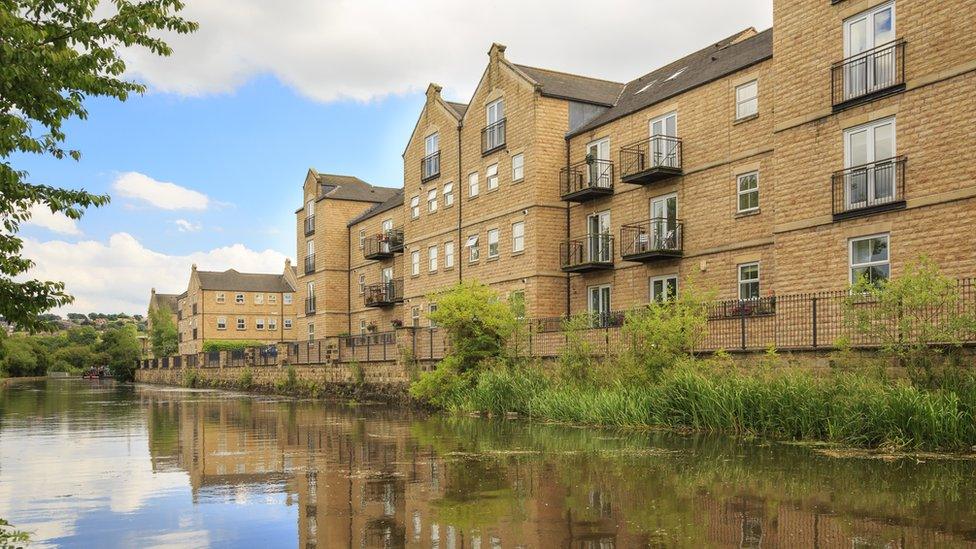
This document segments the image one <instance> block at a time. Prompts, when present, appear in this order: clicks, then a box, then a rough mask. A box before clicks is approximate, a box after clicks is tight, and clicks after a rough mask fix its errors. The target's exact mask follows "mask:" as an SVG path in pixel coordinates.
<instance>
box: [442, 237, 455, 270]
mask: <svg viewBox="0 0 976 549" xmlns="http://www.w3.org/2000/svg"><path fill="white" fill-rule="evenodd" d="M451 267H454V241H453V240H448V241H447V242H445V243H444V268H445V269H450V268H451Z"/></svg>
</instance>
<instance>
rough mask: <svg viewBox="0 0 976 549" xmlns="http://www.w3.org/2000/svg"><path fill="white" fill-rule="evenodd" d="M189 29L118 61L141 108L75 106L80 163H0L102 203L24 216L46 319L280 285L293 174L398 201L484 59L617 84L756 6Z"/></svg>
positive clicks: (463, 10)
mask: <svg viewBox="0 0 976 549" xmlns="http://www.w3.org/2000/svg"><path fill="white" fill-rule="evenodd" d="M515 15H517V16H515ZM185 16H186V17H188V18H190V19H192V20H195V21H197V22H199V23H200V30H199V31H198V32H196V33H194V34H193V35H190V36H165V38H166V40H167V41H168V42H169V43H170V44H171V45H172V47H173V50H174V53H173V55H172V56H170V57H166V58H160V57H156V56H153V55H149V54H147V53H146V52H145V51H143V50H139V49H133V50H124V51H123V52H122V55H123V58H124V59H125V61H126V63H127V75H128V77H129V78H132V79H134V80H138V81H141V82H144V83H146V84H147V85H148V86H149V90H150V91H149V92H148V93H147V94H146V95H144V96H134V97H132V98H130V100H129V101H127V102H125V103H120V102H118V101H114V100H105V99H91V100H89V101H88V102H87V107H88V110H89V117H88V119H87V120H84V121H78V120H75V121H71V122H70V123H69V124H68V125H67V127H66V131H67V134H68V138H69V139H68V143H67V145H68V146H69V147H72V148H77V149H80V150H81V151H82V154H83V157H82V160H81V161H80V162H74V161H71V160H60V161H58V160H54V159H51V158H44V157H19V158H15V159H14V166H15V167H17V168H19V169H24V170H27V171H28V172H30V174H31V177H30V179H31V181H33V182H36V183H46V184H50V185H55V186H59V187H69V188H85V189H88V190H90V191H93V192H96V193H109V194H111V195H112V197H113V200H112V203H111V204H110V205H109V206H107V207H104V208H100V209H96V210H90V211H89V212H88V213H87V214H86V215H85V217H84V218H83V219H82V220H81V221H79V222H77V223H74V222H72V221H70V220H67V219H65V218H63V217H56V216H52V215H50V213H49V212H44V211H36V212H35V215H34V218H33V220H32V222H31V223H30V224H27V225H25V226H24V227H23V230H22V233H21V234H22V236H23V237H24V239H25V246H24V250H25V254H26V255H27V256H28V257H30V258H32V259H34V260H35V262H36V264H37V266H36V268H35V269H34V270H33V271H32V272H31V273H30V274H31V276H32V277H35V278H39V279H42V280H61V281H64V282H65V283H66V286H67V289H68V291H69V292H70V293H72V294H73V295H74V296H75V297H76V301H75V303H73V304H71V305H69V306H67V307H64V308H62V309H61V310H59V311H57V312H61V313H64V312H69V311H79V312H91V311H100V312H119V311H125V312H129V313H138V312H145V308H146V304H147V301H148V297H149V290H150V288H153V287H155V288H157V289H158V290H159V291H161V292H173V293H179V292H182V291H183V290H184V289H185V288H186V282H187V279H188V276H189V268H190V265H191V264H192V263H196V264H198V265H199V267H200V268H201V269H211V270H224V269H227V268H236V269H238V270H241V271H252V272H280V271H281V269H282V268H283V264H284V260H285V258H286V257H294V255H295V235H294V227H295V225H294V223H295V218H294V211H295V210H296V209H297V208H298V207H299V206H300V204H301V184H302V181H303V180H304V177H305V174H306V171H307V170H308V168H310V167H314V168H316V169H318V170H320V171H325V172H334V173H344V174H351V175H356V176H358V177H360V178H362V179H364V180H366V181H369V182H371V183H374V184H378V185H387V186H401V185H402V169H403V167H402V159H401V153H402V151H403V148H404V146H405V145H406V141H407V139H408V137H409V134H410V132H411V131H412V129H413V126H414V124H415V122H416V119H417V116H418V114H419V112H420V109H421V107H422V105H423V101H424V96H423V94H424V91H425V89H426V88H427V85H428V83H430V82H437V83H439V84H441V85H442V86H443V87H444V91H443V94H444V96H445V97H446V98H447V99H450V100H457V101H462V102H467V99H468V98H469V97H470V95H471V93H472V92H473V90H474V87H475V86H476V84H477V82H478V79H479V78H480V76H481V73H482V71H483V70H484V67H485V64H486V62H487V51H488V49H489V47H490V45H491V43H492V42H500V43H503V44H505V45H507V46H508V49H507V51H506V56H507V57H508V59H510V60H512V61H514V62H517V63H523V64H527V65H534V66H539V67H546V68H550V69H555V70H563V71H568V72H575V73H579V74H585V75H589V76H593V77H599V78H606V79H612V80H617V81H627V80H630V79H633V78H636V77H637V76H640V75H641V74H644V73H646V72H649V71H651V70H653V69H655V68H657V67H659V66H661V65H663V64H666V63H668V62H671V61H673V60H675V59H677V58H679V57H680V56H682V55H684V54H687V53H690V52H692V51H695V50H697V49H700V48H702V47H705V46H707V45H708V43H709V42H712V41H716V40H719V39H721V38H723V37H726V36H729V35H731V34H733V33H736V32H739V31H741V30H743V29H745V28H747V27H750V26H752V27H755V28H756V29H758V30H762V29H765V28H767V27H769V26H770V25H771V24H772V1H771V0H738V1H736V2H714V0H680V1H677V0H607V2H605V4H604V5H601V8H600V9H599V10H592V9H590V8H589V5H588V4H587V3H584V2H578V1H575V0H568V1H567V0H536V1H534V2H531V3H525V2H522V1H520V0H496V1H494V2H491V3H484V2H480V3H466V2H457V1H456V0H415V1H414V2H394V1H388V0H360V1H357V2H348V1H337V0H328V1H327V0H289V2H287V3H276V2H267V1H266V0H233V1H230V0H207V1H206V2H189V3H188V5H187V6H186V9H185ZM648 21H653V22H654V24H653V26H652V28H651V27H649V25H648ZM542 23H544V24H542ZM431 29H439V32H436V33H435V32H431ZM445 29H446V30H447V31H446V32H444V30H445ZM649 29H650V30H649Z"/></svg>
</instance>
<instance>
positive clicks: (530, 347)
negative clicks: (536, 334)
mask: <svg viewBox="0 0 976 549" xmlns="http://www.w3.org/2000/svg"><path fill="white" fill-rule="evenodd" d="M531 357H532V328H529V358H531Z"/></svg>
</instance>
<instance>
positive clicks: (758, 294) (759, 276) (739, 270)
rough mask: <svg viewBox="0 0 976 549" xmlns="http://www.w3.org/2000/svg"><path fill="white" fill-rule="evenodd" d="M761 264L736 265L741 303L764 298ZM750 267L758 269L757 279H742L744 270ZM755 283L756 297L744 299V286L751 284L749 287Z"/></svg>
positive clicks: (757, 262)
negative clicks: (761, 283)
mask: <svg viewBox="0 0 976 549" xmlns="http://www.w3.org/2000/svg"><path fill="white" fill-rule="evenodd" d="M759 263H760V262H759V261H750V262H748V263H740V264H738V265H736V268H735V269H736V274H737V276H736V278H737V280H738V293H739V300H740V301H746V300H750V299H759V298H760V297H762V286H761V285H760V280H762V266H761V265H760V264H759ZM748 267H755V268H756V278H742V272H743V270H744V269H746V268H748ZM753 283H755V285H756V296H755V297H743V294H742V286H743V284H749V285H751V284H753Z"/></svg>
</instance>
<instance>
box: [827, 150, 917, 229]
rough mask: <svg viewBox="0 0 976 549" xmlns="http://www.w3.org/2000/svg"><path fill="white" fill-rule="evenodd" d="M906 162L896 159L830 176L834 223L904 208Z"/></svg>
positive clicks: (900, 157) (856, 167)
mask: <svg viewBox="0 0 976 549" xmlns="http://www.w3.org/2000/svg"><path fill="white" fill-rule="evenodd" d="M906 160H907V159H906V157H904V156H897V157H894V158H887V159H885V160H879V161H877V162H872V163H870V164H865V165H863V166H854V167H853V168H847V169H846V170H841V171H838V172H834V175H833V177H832V178H831V200H832V202H833V213H834V219H844V218H848V217H856V216H860V215H868V214H871V213H875V212H879V211H885V210H894V209H898V208H904V207H905V163H906Z"/></svg>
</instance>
